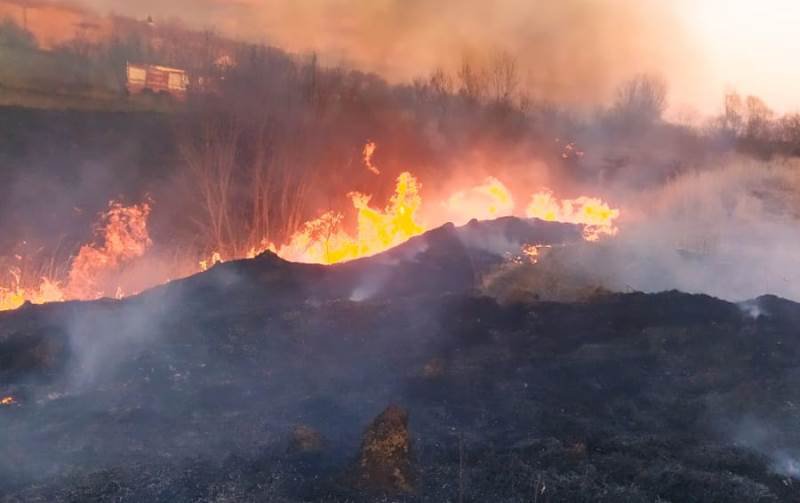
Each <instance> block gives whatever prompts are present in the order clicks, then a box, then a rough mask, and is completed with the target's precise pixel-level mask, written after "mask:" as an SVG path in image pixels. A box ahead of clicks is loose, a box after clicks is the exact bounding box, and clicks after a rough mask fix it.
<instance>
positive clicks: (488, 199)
mask: <svg viewBox="0 0 800 503" xmlns="http://www.w3.org/2000/svg"><path fill="white" fill-rule="evenodd" d="M444 207H445V211H446V212H447V215H448V217H449V220H451V221H453V223H455V224H456V225H463V224H465V223H467V222H468V221H470V220H472V219H473V218H477V219H478V220H490V219H494V218H498V217H502V216H507V215H511V214H513V212H514V197H513V196H512V195H511V191H510V190H508V188H507V187H506V186H505V185H504V184H503V182H501V181H500V180H498V179H497V178H494V177H489V178H487V179H486V181H484V182H483V183H482V184H480V185H477V186H475V187H471V188H469V189H466V190H462V191H459V192H456V193H455V194H453V195H452V196H450V197H449V198H448V199H447V200H446V201H445V202H444Z"/></svg>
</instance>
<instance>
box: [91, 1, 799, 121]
mask: <svg viewBox="0 0 800 503" xmlns="http://www.w3.org/2000/svg"><path fill="white" fill-rule="evenodd" d="M81 1H82V2H83V3H84V4H86V5H90V6H92V7H94V8H99V9H100V10H102V11H106V12H107V11H115V12H119V13H125V14H129V15H133V16H138V17H146V16H147V15H148V14H151V15H153V16H156V17H181V18H183V19H186V20H187V21H188V22H189V23H190V24H192V25H194V26H202V27H214V28H216V29H217V30H218V31H221V32H225V33H228V34H233V35H238V36H240V37H244V38H247V39H250V40H257V41H265V42H271V43H274V44H276V45H280V46H284V47H286V48H288V49H290V50H295V51H307V50H317V51H319V52H320V53H322V54H323V55H325V56H327V58H328V61H331V62H342V61H344V62H348V63H351V64H354V65H357V66H360V67H363V68H365V69H367V70H373V71H377V72H379V73H383V74H384V75H386V76H388V77H389V78H391V79H394V80H402V79H407V78H410V77H411V76H412V75H415V74H418V73H425V72H426V71H427V68H426V67H434V66H447V65H448V63H451V62H453V61H455V60H457V59H458V58H460V57H461V54H464V53H469V52H470V51H472V50H474V49H476V48H479V47H484V48H485V47H489V46H491V47H494V48H498V49H504V50H506V49H507V50H510V51H512V52H514V53H516V54H517V55H518V58H520V59H521V60H522V61H523V64H522V65H521V66H523V68H524V71H525V73H526V78H527V79H529V80H530V82H531V86H532V87H534V88H535V89H536V90H537V92H540V93H543V94H547V93H556V94H555V95H554V97H555V98H560V97H565V96H566V97H570V98H575V96H579V95H584V94H585V95H586V101H591V100H593V99H598V96H597V95H595V93H593V92H592V91H596V94H598V95H599V94H603V93H606V94H607V93H608V90H609V88H610V85H611V84H610V83H611V82H612V81H618V80H620V79H622V78H624V75H625V74H632V73H636V72H640V71H660V73H662V75H663V76H665V77H666V78H667V80H668V81H669V82H670V85H671V100H672V104H673V105H674V108H677V109H686V110H689V109H692V108H694V109H698V110H701V111H703V112H713V111H716V110H718V109H719V108H720V106H721V103H722V95H723V93H724V92H725V91H726V90H728V89H735V90H737V91H739V92H741V93H743V94H756V95H759V96H761V97H762V98H764V99H765V100H766V101H767V103H768V104H769V105H771V106H772V107H773V108H776V109H779V110H784V111H785V110H800V85H797V84H800V64H798V56H800V35H798V34H797V33H796V32H797V31H798V28H800V0H669V1H667V0H495V1H493V2H486V1H483V0H173V1H170V2H164V1H156V0H141V1H138V2H135V3H134V2H129V1H128V0H81ZM459 53H460V54H459ZM453 64H455V63H453ZM560 88H563V89H565V91H563V92H560V91H556V89H560ZM559 93H560V94H559Z"/></svg>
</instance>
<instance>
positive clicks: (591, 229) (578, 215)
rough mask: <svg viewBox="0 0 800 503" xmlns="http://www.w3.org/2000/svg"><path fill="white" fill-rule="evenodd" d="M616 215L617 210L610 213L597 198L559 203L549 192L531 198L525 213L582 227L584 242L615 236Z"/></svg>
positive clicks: (609, 209) (610, 209)
mask: <svg viewBox="0 0 800 503" xmlns="http://www.w3.org/2000/svg"><path fill="white" fill-rule="evenodd" d="M619 214H620V212H619V210H618V209H612V208H611V207H610V206H609V205H608V204H606V203H604V202H603V201H602V200H601V199H598V198H596V197H586V196H582V197H579V198H577V199H566V200H563V201H559V200H558V199H556V198H555V197H554V196H553V193H552V192H549V191H543V192H539V193H536V194H534V195H533V199H532V200H531V204H530V205H529V206H528V210H527V216H528V218H539V219H541V220H546V221H548V222H564V223H568V224H578V225H583V226H584V229H583V237H584V238H585V239H586V240H587V241H597V240H598V239H600V237H601V236H602V235H608V236H614V235H616V234H617V232H618V231H619V229H618V228H617V227H616V226H615V224H614V220H616V219H617V218H618V217H619Z"/></svg>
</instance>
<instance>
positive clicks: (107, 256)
mask: <svg viewBox="0 0 800 503" xmlns="http://www.w3.org/2000/svg"><path fill="white" fill-rule="evenodd" d="M374 149H375V145H374V144H372V143H370V144H367V146H366V147H365V149H364V152H365V159H364V161H365V163H367V165H368V166H372V164H371V163H372V161H371V156H372V153H374ZM368 154H369V155H368ZM373 167H374V166H373ZM348 196H349V198H350V200H351V202H352V204H353V208H354V210H355V215H356V216H355V220H356V231H355V232H354V233H351V232H348V230H347V229H346V228H345V224H344V222H345V215H343V214H342V213H338V212H335V211H328V212H326V213H324V214H323V215H322V216H320V217H319V218H316V219H313V220H310V221H308V222H306V223H304V224H302V225H301V226H300V230H298V231H297V232H295V233H294V234H293V235H291V237H290V238H289V239H288V241H287V242H286V243H284V244H280V245H276V244H274V243H271V242H268V241H267V240H266V238H264V239H261V244H260V245H259V246H258V247H252V248H251V249H250V250H249V251H248V252H247V253H245V254H241V255H227V256H225V255H223V254H222V253H221V252H220V251H214V252H213V253H211V254H210V256H209V257H208V258H203V259H200V260H198V259H197V258H196V257H186V258H185V259H184V260H183V262H184V263H188V264H191V266H189V267H188V268H187V267H185V266H181V267H178V268H177V269H175V270H169V271H166V272H162V273H161V274H162V276H161V279H154V280H153V282H152V283H151V284H149V285H144V286H145V287H147V286H155V285H157V284H160V283H164V282H166V281H168V280H170V279H174V278H178V277H182V276H184V275H186V274H187V273H186V272H184V271H187V269H188V274H191V273H192V272H200V271H204V270H207V269H208V268H209V267H211V266H213V265H215V264H218V263H221V262H224V261H230V260H236V259H241V258H253V257H255V256H256V255H258V254H260V253H262V252H264V251H267V250H270V251H274V252H276V253H277V254H278V255H279V256H280V257H282V258H284V259H286V260H289V261H293V262H303V263H317V264H336V263H340V262H346V261H350V260H354V259H357V258H362V257H368V256H372V255H375V254H378V253H381V252H384V251H386V250H388V249H390V248H393V247H395V246H398V245H400V244H402V243H404V242H406V241H408V240H409V239H410V238H412V237H414V236H419V235H421V234H423V233H424V232H425V231H426V230H429V229H431V228H433V227H435V226H438V225H441V224H443V223H444V222H445V220H444V219H447V218H449V217H452V216H453V215H458V217H457V218H458V219H461V220H469V219H472V218H497V217H502V216H509V215H512V214H514V213H515V210H516V208H515V205H514V201H513V197H512V195H511V192H510V191H509V190H508V189H507V188H506V186H505V185H504V184H503V183H502V182H501V181H500V180H498V179H497V178H489V179H487V180H486V182H484V183H482V184H479V185H477V186H474V187H469V188H466V189H463V190H458V191H456V192H455V193H454V194H453V195H451V196H449V197H447V198H445V200H444V201H441V202H439V201H433V202H432V203H428V205H427V206H426V205H423V196H422V187H421V184H420V183H419V181H418V180H417V178H416V177H415V176H414V175H412V174H411V173H409V172H404V173H402V174H400V175H399V176H398V177H397V180H396V184H395V191H394V195H392V197H391V198H390V199H389V203H388V204H387V205H386V206H385V207H384V208H382V209H381V208H376V207H375V206H374V205H372V204H371V200H372V197H371V196H369V195H366V194H363V193H359V192H351V193H350V194H348ZM532 201H533V202H532V203H531V205H530V206H529V207H528V209H527V214H528V216H529V217H532V218H539V219H542V220H545V221H552V222H565V223H572V224H578V225H583V226H584V238H585V239H586V240H588V241H596V240H597V239H599V237H600V236H602V235H614V234H615V233H616V232H617V228H616V226H615V221H616V219H617V218H618V217H619V215H620V211H619V210H617V209H612V208H611V207H610V206H608V205H607V204H606V203H604V202H603V201H601V200H600V199H598V198H592V197H580V198H577V199H573V200H563V201H562V200H558V199H557V198H555V196H554V195H553V193H552V192H549V191H545V192H540V193H537V194H534V195H533V197H532ZM151 205H152V203H150V202H144V203H141V204H134V205H130V206H125V205H123V204H121V203H119V202H115V201H112V202H110V203H109V208H108V210H107V211H106V212H104V213H103V214H102V215H100V221H99V223H98V225H97V228H96V234H97V239H96V242H93V243H89V244H86V245H83V246H82V247H81V248H80V249H79V250H78V252H77V254H76V255H75V257H74V258H72V259H71V260H70V266H69V271H68V273H67V274H66V277H64V278H60V277H58V276H55V275H42V276H40V277H38V278H35V277H34V278H31V277H27V278H24V280H23V277H22V275H21V274H20V272H19V271H18V270H16V269H13V268H12V269H10V270H9V277H10V280H9V281H7V282H6V284H5V286H2V287H0V310H10V309H16V308H18V307H20V306H21V305H22V304H24V303H25V302H31V303H34V304H42V303H47V302H58V301H64V300H90V299H98V298H101V297H112V298H122V297H125V296H128V295H131V294H135V293H138V292H139V291H140V289H136V290H128V289H126V288H125V286H124V285H123V284H121V281H122V279H121V278H122V276H123V273H124V271H125V269H126V267H128V266H129V265H130V264H131V263H133V262H135V261H140V262H144V267H145V268H146V267H147V261H148V258H149V256H148V254H147V252H148V250H149V248H150V246H151V245H152V241H151V239H150V234H149V230H148V218H149V216H150V213H151V211H152V207H151ZM520 246H521V247H522V248H525V243H522V244H521V245H520ZM526 249H527V250H528V251H527V253H530V252H531V250H530V249H529V248H526Z"/></svg>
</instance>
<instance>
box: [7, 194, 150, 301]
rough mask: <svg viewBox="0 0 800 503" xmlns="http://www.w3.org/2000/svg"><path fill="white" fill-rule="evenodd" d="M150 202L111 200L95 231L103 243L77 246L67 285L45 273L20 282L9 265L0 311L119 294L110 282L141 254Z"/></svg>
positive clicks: (144, 247)
mask: <svg viewBox="0 0 800 503" xmlns="http://www.w3.org/2000/svg"><path fill="white" fill-rule="evenodd" d="M149 215H150V205H149V204H147V203H143V204H140V205H133V206H123V205H122V204H120V203H117V202H114V201H112V202H110V203H109V209H108V211H107V212H106V213H104V214H103V215H102V218H101V220H102V223H101V225H100V226H99V227H98V229H97V234H98V235H99V236H100V237H101V238H102V239H101V240H102V244H94V243H92V244H86V245H84V246H82V247H81V248H80V250H79V251H78V254H77V255H76V256H75V258H74V259H73V261H72V265H71V267H70V271H69V274H68V276H67V281H66V285H64V286H62V285H61V284H60V283H59V281H58V280H56V279H55V278H48V277H44V278H41V279H40V282H39V284H38V285H35V286H25V285H23V284H22V280H21V278H22V273H21V271H20V270H19V269H12V270H11V271H9V274H10V276H11V278H12V281H11V284H10V285H9V286H2V287H0V311H6V310H11V309H17V308H18V307H20V306H22V305H23V304H24V303H25V302H31V303H33V304H44V303H47V302H61V301H65V300H90V299H97V298H100V297H102V296H104V295H110V296H114V297H116V298H121V297H124V296H125V292H123V291H122V289H121V288H120V287H119V286H118V285H115V286H111V285H109V282H111V281H113V280H114V276H115V275H117V274H118V273H119V271H120V269H121V268H122V266H123V265H125V264H126V263H128V262H129V261H130V260H132V259H134V258H136V257H140V256H142V255H143V254H144V252H145V251H146V250H147V248H148V247H149V246H150V244H151V241H150V237H149V234H148V231H147V219H148V217H149Z"/></svg>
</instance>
